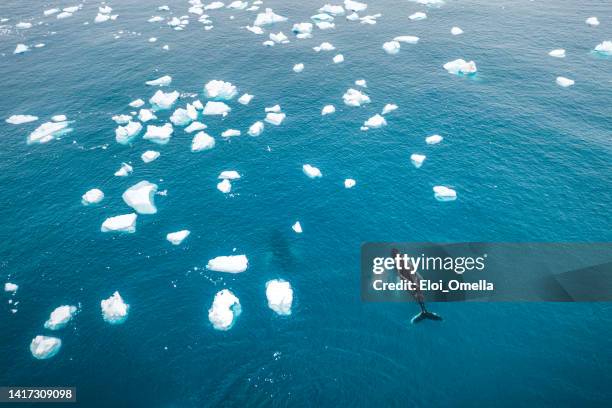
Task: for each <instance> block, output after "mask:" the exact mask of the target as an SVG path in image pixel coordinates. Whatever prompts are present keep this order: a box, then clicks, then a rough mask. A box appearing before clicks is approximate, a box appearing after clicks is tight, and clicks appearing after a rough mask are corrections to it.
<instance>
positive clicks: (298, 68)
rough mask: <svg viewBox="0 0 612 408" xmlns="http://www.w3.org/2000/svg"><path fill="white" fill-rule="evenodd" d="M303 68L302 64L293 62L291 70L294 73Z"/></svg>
mask: <svg viewBox="0 0 612 408" xmlns="http://www.w3.org/2000/svg"><path fill="white" fill-rule="evenodd" d="M303 70H304V64H302V63H299V64H295V65H294V66H293V72H295V73H296V74H299V73H300V72H302V71H303Z"/></svg>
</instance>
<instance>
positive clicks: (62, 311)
mask: <svg viewBox="0 0 612 408" xmlns="http://www.w3.org/2000/svg"><path fill="white" fill-rule="evenodd" d="M77 311H78V309H77V307H76V306H69V305H63V306H59V307H57V308H56V309H55V310H54V311H52V312H51V315H50V316H49V320H47V321H46V322H45V329H49V330H59V329H61V328H62V327H64V326H66V325H67V324H68V322H70V320H72V317H73V316H74V315H75V314H76V312H77Z"/></svg>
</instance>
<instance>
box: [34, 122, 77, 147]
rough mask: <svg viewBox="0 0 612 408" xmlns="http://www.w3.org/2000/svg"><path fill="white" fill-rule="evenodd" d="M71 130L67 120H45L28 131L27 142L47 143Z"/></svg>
mask: <svg viewBox="0 0 612 408" xmlns="http://www.w3.org/2000/svg"><path fill="white" fill-rule="evenodd" d="M71 130H72V129H70V128H69V127H68V122H45V123H43V124H42V125H40V126H39V127H37V128H36V129H35V130H34V131H33V132H32V133H30V135H29V136H28V140H27V143H28V144H34V143H47V142H50V141H51V140H53V139H55V138H57V137H60V136H61V135H63V134H66V133H68V132H70V131H71Z"/></svg>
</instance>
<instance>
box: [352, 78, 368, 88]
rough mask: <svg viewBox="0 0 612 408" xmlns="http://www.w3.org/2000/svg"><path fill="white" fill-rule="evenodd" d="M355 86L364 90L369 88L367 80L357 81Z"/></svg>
mask: <svg viewBox="0 0 612 408" xmlns="http://www.w3.org/2000/svg"><path fill="white" fill-rule="evenodd" d="M355 85H357V86H360V87H362V88H367V87H368V83H367V82H366V80H365V79H358V80H356V81H355Z"/></svg>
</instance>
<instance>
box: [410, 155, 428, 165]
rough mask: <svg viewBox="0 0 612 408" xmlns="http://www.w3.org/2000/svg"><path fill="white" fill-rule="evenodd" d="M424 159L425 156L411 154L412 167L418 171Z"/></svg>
mask: <svg viewBox="0 0 612 408" xmlns="http://www.w3.org/2000/svg"><path fill="white" fill-rule="evenodd" d="M426 157H427V156H425V155H424V154H417V153H413V154H412V155H411V156H410V161H412V164H413V165H414V167H416V168H417V169H418V168H419V167H421V166H422V165H423V162H424V161H425V158H426Z"/></svg>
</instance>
